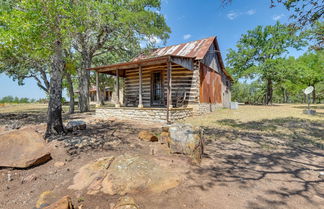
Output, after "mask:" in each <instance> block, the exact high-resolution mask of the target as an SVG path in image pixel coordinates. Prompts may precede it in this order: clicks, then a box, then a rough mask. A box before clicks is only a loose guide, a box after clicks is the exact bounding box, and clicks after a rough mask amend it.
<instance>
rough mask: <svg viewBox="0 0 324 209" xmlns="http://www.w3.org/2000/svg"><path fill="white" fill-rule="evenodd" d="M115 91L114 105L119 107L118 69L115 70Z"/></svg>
mask: <svg viewBox="0 0 324 209" xmlns="http://www.w3.org/2000/svg"><path fill="white" fill-rule="evenodd" d="M116 91H117V92H116V93H117V102H116V104H115V107H120V96H119V70H118V69H117V70H116Z"/></svg>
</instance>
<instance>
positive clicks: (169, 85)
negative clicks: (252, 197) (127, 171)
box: [167, 58, 172, 123]
mask: <svg viewBox="0 0 324 209" xmlns="http://www.w3.org/2000/svg"><path fill="white" fill-rule="evenodd" d="M171 75H172V65H171V59H170V58H169V59H168V67H167V123H171V120H170V107H172V92H171V88H172V78H171Z"/></svg>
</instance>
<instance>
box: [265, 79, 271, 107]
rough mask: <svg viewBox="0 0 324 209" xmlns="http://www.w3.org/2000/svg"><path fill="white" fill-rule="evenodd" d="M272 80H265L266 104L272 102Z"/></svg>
mask: <svg viewBox="0 0 324 209" xmlns="http://www.w3.org/2000/svg"><path fill="white" fill-rule="evenodd" d="M272 92H273V89H272V80H271V79H268V80H267V92H266V105H269V104H272Z"/></svg>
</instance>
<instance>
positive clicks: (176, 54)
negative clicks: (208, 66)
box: [88, 36, 233, 80]
mask: <svg viewBox="0 0 324 209" xmlns="http://www.w3.org/2000/svg"><path fill="white" fill-rule="evenodd" d="M212 44H215V47H216V50H217V51H216V54H217V57H218V59H219V62H220V65H221V69H222V71H223V72H224V73H225V75H226V76H228V77H229V78H230V79H231V80H233V78H232V77H231V76H230V75H229V74H228V73H227V72H226V70H225V66H224V63H223V59H222V56H221V53H220V50H219V46H218V42H217V38H216V36H212V37H209V38H204V39H201V40H196V41H191V42H188V43H182V44H177V45H172V46H167V47H163V48H158V49H153V50H151V51H150V52H148V53H145V54H144V53H143V54H141V55H139V56H137V57H135V58H134V59H132V60H131V61H129V62H124V63H117V64H112V65H106V66H99V67H93V68H89V69H88V70H96V71H98V72H107V71H112V70H116V69H130V68H136V67H138V66H139V65H142V66H144V65H149V64H151V63H161V62H166V61H167V59H168V58H172V57H173V58H182V59H195V60H202V59H204V57H205V56H206V54H207V53H208V50H209V49H210V47H211V45H212Z"/></svg>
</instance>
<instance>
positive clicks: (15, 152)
mask: <svg viewBox="0 0 324 209" xmlns="http://www.w3.org/2000/svg"><path fill="white" fill-rule="evenodd" d="M50 159H51V154H50V153H49V151H48V149H47V147H46V144H45V142H44V140H43V137H42V136H41V135H40V134H39V133H36V132H35V131H33V130H30V129H20V130H14V131H9V132H5V133H3V134H0V167H13V168H28V167H31V166H36V165H39V164H42V163H45V162H47V161H48V160H50Z"/></svg>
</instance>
